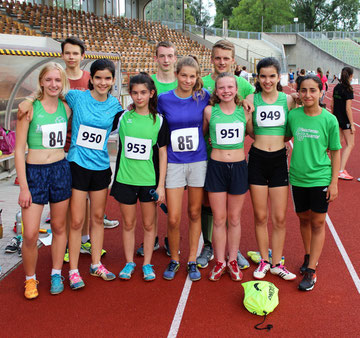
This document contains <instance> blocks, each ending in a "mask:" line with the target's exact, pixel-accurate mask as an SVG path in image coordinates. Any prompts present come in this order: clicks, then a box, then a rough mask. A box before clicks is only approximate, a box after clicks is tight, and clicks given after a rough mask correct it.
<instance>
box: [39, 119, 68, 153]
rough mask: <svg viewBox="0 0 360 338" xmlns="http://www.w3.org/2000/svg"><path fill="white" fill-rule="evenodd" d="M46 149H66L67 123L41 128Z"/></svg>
mask: <svg viewBox="0 0 360 338" xmlns="http://www.w3.org/2000/svg"><path fill="white" fill-rule="evenodd" d="M41 131H42V145H43V147H44V148H64V146H65V141H66V123H65V122H63V123H53V124H45V125H43V126H41Z"/></svg>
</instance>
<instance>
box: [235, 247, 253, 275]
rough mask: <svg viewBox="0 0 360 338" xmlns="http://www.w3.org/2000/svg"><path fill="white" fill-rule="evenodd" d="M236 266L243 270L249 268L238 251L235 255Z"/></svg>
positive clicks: (246, 261) (248, 264)
mask: <svg viewBox="0 0 360 338" xmlns="http://www.w3.org/2000/svg"><path fill="white" fill-rule="evenodd" d="M236 260H237V264H238V267H239V269H241V270H244V269H247V268H248V267H249V266H250V263H249V261H248V260H247V259H246V258H245V257H244V256H243V255H242V254H241V252H240V250H239V251H238V253H237V259H236Z"/></svg>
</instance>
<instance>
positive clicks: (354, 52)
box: [309, 39, 360, 68]
mask: <svg viewBox="0 0 360 338" xmlns="http://www.w3.org/2000/svg"><path fill="white" fill-rule="evenodd" d="M309 40H310V41H311V42H312V43H313V44H314V45H316V46H318V47H319V48H321V49H322V50H324V51H325V52H327V53H329V54H331V55H332V56H334V57H336V58H338V59H340V60H341V61H343V62H345V63H347V64H349V65H352V66H354V67H357V68H360V46H359V45H358V44H356V43H355V42H354V41H352V40H350V39H345V40H340V39H333V40H328V39H309Z"/></svg>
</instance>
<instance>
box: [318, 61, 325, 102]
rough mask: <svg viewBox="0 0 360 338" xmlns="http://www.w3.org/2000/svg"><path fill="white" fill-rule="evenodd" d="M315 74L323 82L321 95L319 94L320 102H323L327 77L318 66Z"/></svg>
mask: <svg viewBox="0 0 360 338" xmlns="http://www.w3.org/2000/svg"><path fill="white" fill-rule="evenodd" d="M316 72H317V74H316V76H317V77H318V78H319V79H320V81H321V83H322V84H323V89H322V92H321V93H322V95H321V99H320V103H321V104H323V102H324V98H325V93H326V90H327V78H326V76H325V75H324V73H323V72H322V70H321V68H320V67H318V68H317V69H316Z"/></svg>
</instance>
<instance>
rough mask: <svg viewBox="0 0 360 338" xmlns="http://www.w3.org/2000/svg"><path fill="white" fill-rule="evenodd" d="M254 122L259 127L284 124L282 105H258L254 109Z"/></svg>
mask: <svg viewBox="0 0 360 338" xmlns="http://www.w3.org/2000/svg"><path fill="white" fill-rule="evenodd" d="M256 122H257V124H258V126H259V127H277V126H283V125H284V124H285V112H284V108H283V107H282V106H259V107H257V109H256Z"/></svg>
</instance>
